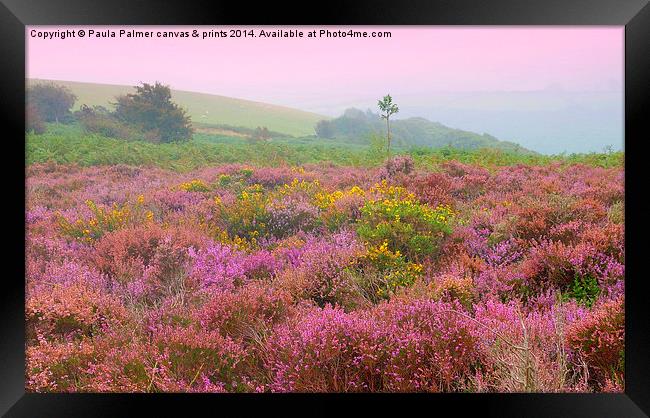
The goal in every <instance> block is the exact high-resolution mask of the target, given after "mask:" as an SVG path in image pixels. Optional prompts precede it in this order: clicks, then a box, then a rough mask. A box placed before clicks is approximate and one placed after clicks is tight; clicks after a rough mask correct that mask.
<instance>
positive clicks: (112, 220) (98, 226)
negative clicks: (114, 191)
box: [58, 195, 153, 242]
mask: <svg viewBox="0 0 650 418" xmlns="http://www.w3.org/2000/svg"><path fill="white" fill-rule="evenodd" d="M85 204H86V206H87V207H88V208H89V209H90V211H91V212H92V217H91V218H90V219H88V220H84V219H77V220H76V221H74V222H70V221H68V220H67V219H66V218H64V217H63V216H61V215H59V217H58V226H59V229H60V231H61V233H63V234H64V235H67V236H70V237H73V238H76V239H80V240H82V241H85V242H93V241H94V240H96V239H98V238H101V237H102V236H103V235H104V234H106V233H108V232H112V231H115V230H118V229H121V228H124V227H125V226H127V225H130V224H134V223H138V222H145V221H148V222H152V221H153V212H152V211H150V210H149V211H144V208H143V206H142V205H143V204H144V196H143V195H140V196H138V197H137V198H136V203H135V204H134V205H133V206H132V205H130V204H129V203H125V204H124V205H121V206H120V205H118V204H117V203H114V204H113V206H112V207H111V209H105V208H103V207H100V206H97V204H96V203H95V202H93V201H92V200H86V201H85Z"/></svg>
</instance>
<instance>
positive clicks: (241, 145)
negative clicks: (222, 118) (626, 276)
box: [26, 124, 624, 172]
mask: <svg viewBox="0 0 650 418" xmlns="http://www.w3.org/2000/svg"><path fill="white" fill-rule="evenodd" d="M395 154H402V155H410V156H411V157H413V160H414V161H415V164H416V165H417V166H418V167H423V168H428V169H433V170H435V169H436V167H437V166H438V165H439V164H441V163H444V162H445V161H450V160H457V161H460V162H464V163H471V164H477V165H481V166H485V167H495V166H507V165H514V164H534V165H540V164H549V163H552V162H560V163H583V164H588V165H593V166H601V167H613V166H622V165H623V159H624V153H622V152H614V153H605V154H603V153H600V154H595V153H592V154H572V155H558V156H546V155H539V154H537V155H525V154H519V153H511V152H506V151H501V150H494V149H482V150H472V151H468V150H459V149H453V148H442V149H430V148H419V149H416V148H411V149H396V150H395ZM383 159H384V155H382V154H379V153H377V152H376V151H373V150H372V149H371V147H370V146H364V145H359V144H355V145H349V144H343V143H341V142H333V141H324V140H318V139H315V138H286V139H274V140H273V141H270V142H268V143H260V144H251V143H249V142H248V141H246V140H245V139H242V138H239V137H230V136H223V135H210V134H195V135H194V138H193V139H192V140H191V141H188V142H183V143H168V144H153V143H149V142H144V141H124V140H120V139H113V138H106V137H103V136H99V135H93V134H88V133H86V132H84V131H83V130H82V128H81V127H80V126H78V125H61V124H49V125H48V128H47V131H46V132H45V133H44V134H42V135H36V134H31V133H30V134H27V136H26V164H27V165H30V164H34V163H46V162H55V163H59V164H77V165H80V166H95V165H113V164H128V165H135V166H144V167H146V166H149V167H153V166H156V167H161V168H165V169H172V170H175V171H180V172H185V171H190V170H193V169H196V168H199V167H205V166H209V165H218V164H226V163H244V164H251V165H255V166H280V165H291V166H297V165H301V164H310V163H315V164H318V163H331V164H335V165H340V166H377V165H379V164H382V163H383Z"/></svg>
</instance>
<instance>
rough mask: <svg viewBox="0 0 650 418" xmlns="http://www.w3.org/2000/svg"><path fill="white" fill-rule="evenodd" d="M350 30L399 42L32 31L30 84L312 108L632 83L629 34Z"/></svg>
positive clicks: (613, 30)
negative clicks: (130, 88) (63, 35)
mask: <svg viewBox="0 0 650 418" xmlns="http://www.w3.org/2000/svg"><path fill="white" fill-rule="evenodd" d="M249 28H253V29H255V30H256V31H257V30H259V29H266V30H273V29H278V28H281V27H263V26H256V27H249ZM282 28H286V29H300V30H302V31H303V32H308V31H310V30H313V29H322V28H324V27H306V26H303V27H282ZM350 28H352V29H354V30H367V31H373V30H374V31H377V30H390V31H391V32H392V37H391V38H366V39H351V38H344V39H343V38H336V39H325V38H316V39H309V38H303V39H287V38H280V39H268V38H267V39H261V38H254V39H252V38H240V39H238V38H225V39H224V38H221V39H205V40H203V39H195V38H181V39H156V38H153V39H126V38H119V37H118V38H110V39H97V38H88V37H85V38H67V39H65V40H61V39H54V40H50V39H48V40H44V39H39V38H33V37H31V36H30V32H31V29H37V30H47V31H54V30H59V29H61V30H64V29H76V30H78V29H85V30H86V31H87V30H88V29H95V30H106V29H112V30H115V31H118V30H119V29H121V27H117V26H112V27H92V26H73V27H54V26H47V27H28V28H27V33H26V36H27V76H28V77H30V78H46V79H59V80H74V81H87V82H99V83H109V84H129V85H133V84H137V83H138V82H140V81H154V80H158V81H162V82H164V83H166V84H170V85H171V86H172V88H174V89H179V90H190V91H199V92H207V93H214V94H221V95H225V96H232V97H239V98H246V99H252V100H259V101H268V102H272V103H278V104H285V105H294V106H300V105H302V106H303V107H309V106H310V103H316V102H319V103H320V104H321V105H322V104H323V103H331V104H332V105H335V104H337V103H342V102H345V103H346V104H354V103H355V101H359V102H365V101H367V100H368V99H369V98H376V97H378V96H380V95H383V94H385V92H390V93H391V94H393V95H394V96H397V95H399V94H402V95H404V96H405V97H414V98H415V99H418V98H419V99H423V98H426V95H427V94H430V93H431V92H435V91H452V92H461V91H530V90H543V89H548V88H553V89H563V90H565V91H579V90H613V91H621V89H622V85H623V27H574V28H570V27H537V28H531V27H426V26H421V27H397V26H393V27H376V26H375V27H354V26H353V27H340V29H350ZM125 29H129V30H130V29H136V30H153V31H158V30H190V31H191V30H192V29H198V30H199V31H201V30H206V29H228V28H224V27H200V26H199V27H155V26H146V27H133V26H131V27H125ZM330 29H335V28H330ZM336 29H339V28H336Z"/></svg>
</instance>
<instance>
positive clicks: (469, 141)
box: [316, 108, 533, 153]
mask: <svg viewBox="0 0 650 418" xmlns="http://www.w3.org/2000/svg"><path fill="white" fill-rule="evenodd" d="M385 129H386V125H385V121H383V120H382V119H380V117H379V115H378V114H376V113H374V112H372V111H370V110H368V111H366V112H364V111H362V110H359V109H355V108H350V109H347V110H346V111H345V112H344V113H343V115H342V116H340V117H338V118H335V119H330V120H327V121H324V122H320V123H319V124H318V126H317V128H316V134H317V136H318V137H320V138H332V139H338V140H347V141H359V140H363V139H364V138H367V137H368V135H370V134H372V133H373V132H374V133H380V134H381V135H383V132H384V130H385ZM391 133H392V138H393V144H394V146H397V147H428V148H444V147H447V146H449V147H454V148H458V149H480V148H496V149H500V150H503V151H513V152H523V153H531V152H533V151H530V150H527V149H526V148H524V147H522V146H520V145H518V144H516V143H514V142H509V141H500V140H499V139H497V138H495V137H493V136H492V135H489V134H486V133H483V134H478V133H475V132H469V131H464V130H462V129H454V128H450V127H448V126H445V125H443V124H441V123H438V122H432V121H430V120H428V119H425V118H421V117H411V118H406V119H394V120H392V123H391Z"/></svg>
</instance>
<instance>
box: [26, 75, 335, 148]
mask: <svg viewBox="0 0 650 418" xmlns="http://www.w3.org/2000/svg"><path fill="white" fill-rule="evenodd" d="M37 82H54V83H56V84H60V85H63V86H66V87H68V88H69V89H70V90H72V92H73V93H74V94H76V95H77V102H76V103H75V109H78V108H79V107H80V106H81V105H82V104H87V105H102V106H106V107H109V105H110V103H111V102H114V101H115V96H119V95H122V94H127V93H132V92H134V91H135V90H134V88H133V87H131V86H123V85H113V84H96V83H82V82H76V81H59V80H39V79H28V80H27V84H28V85H29V84H31V83H37ZM172 100H174V101H175V102H176V103H178V104H179V105H181V106H182V107H184V108H185V109H186V110H187V112H188V114H189V115H190V117H191V118H192V121H193V122H195V123H197V124H201V125H204V124H208V125H230V126H240V127H245V128H253V129H254V128H256V127H258V126H266V127H267V128H268V129H269V130H271V131H275V132H281V133H284V134H289V135H293V136H307V135H313V134H314V126H315V125H316V122H318V121H319V120H322V119H328V117H327V116H323V115H319V114H316V113H311V112H304V111H302V110H297V109H292V108H289V107H284V106H277V105H272V104H267V103H261V102H254V101H250V100H242V99H235V98H232V97H225V96H217V95H213V94H205V93H195V92H189V91H181V90H172Z"/></svg>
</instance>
